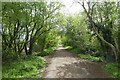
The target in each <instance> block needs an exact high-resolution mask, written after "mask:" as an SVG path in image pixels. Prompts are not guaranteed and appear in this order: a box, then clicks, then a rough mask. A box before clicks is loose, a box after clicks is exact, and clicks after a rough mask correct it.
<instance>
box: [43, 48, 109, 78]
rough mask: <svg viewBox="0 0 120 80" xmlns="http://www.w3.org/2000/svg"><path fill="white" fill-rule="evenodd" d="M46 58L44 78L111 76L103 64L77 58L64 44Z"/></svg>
mask: <svg viewBox="0 0 120 80" xmlns="http://www.w3.org/2000/svg"><path fill="white" fill-rule="evenodd" d="M46 59H47V61H48V66H47V67H46V70H45V72H44V76H43V77H44V78H110V76H109V75H108V74H106V73H105V72H104V71H103V69H102V65H101V64H99V63H95V62H91V61H89V60H84V59H80V58H77V57H75V56H73V55H72V54H71V53H70V52H69V51H67V50H65V48H64V47H62V46H60V47H59V48H58V49H57V50H56V51H55V53H54V55H52V56H50V57H47V58H46Z"/></svg>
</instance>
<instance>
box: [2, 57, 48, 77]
mask: <svg viewBox="0 0 120 80" xmlns="http://www.w3.org/2000/svg"><path fill="white" fill-rule="evenodd" d="M45 63H46V62H45V60H44V59H43V58H42V57H38V56H28V57H23V58H19V59H16V60H15V61H14V62H11V63H9V62H8V63H5V64H3V66H2V78H40V77H41V76H42V74H41V73H42V71H43V69H44V66H45Z"/></svg>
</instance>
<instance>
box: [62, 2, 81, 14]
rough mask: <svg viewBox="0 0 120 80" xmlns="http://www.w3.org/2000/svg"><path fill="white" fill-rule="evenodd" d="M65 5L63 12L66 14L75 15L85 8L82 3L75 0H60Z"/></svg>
mask: <svg viewBox="0 0 120 80" xmlns="http://www.w3.org/2000/svg"><path fill="white" fill-rule="evenodd" d="M60 2H62V3H63V4H64V5H65V7H63V8H62V10H61V11H62V13H63V14H66V15H74V14H77V13H79V12H80V11H83V8H82V6H81V5H80V4H78V3H75V1H74V0H60Z"/></svg>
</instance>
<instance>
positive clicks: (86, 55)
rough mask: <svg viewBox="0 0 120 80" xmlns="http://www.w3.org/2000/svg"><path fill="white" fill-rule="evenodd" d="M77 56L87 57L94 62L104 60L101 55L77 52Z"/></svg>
mask: <svg viewBox="0 0 120 80" xmlns="http://www.w3.org/2000/svg"><path fill="white" fill-rule="evenodd" d="M78 56H79V57H80V58H83V59H88V60H90V61H94V62H103V61H104V59H103V58H102V57H95V56H91V55H90V54H79V55H78Z"/></svg>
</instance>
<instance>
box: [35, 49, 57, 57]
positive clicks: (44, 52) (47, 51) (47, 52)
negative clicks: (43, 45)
mask: <svg viewBox="0 0 120 80" xmlns="http://www.w3.org/2000/svg"><path fill="white" fill-rule="evenodd" d="M55 49H56V47H51V48H48V49H44V51H43V52H38V53H34V54H35V55H37V56H41V57H43V56H47V55H51V54H53V53H54V51H55Z"/></svg>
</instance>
